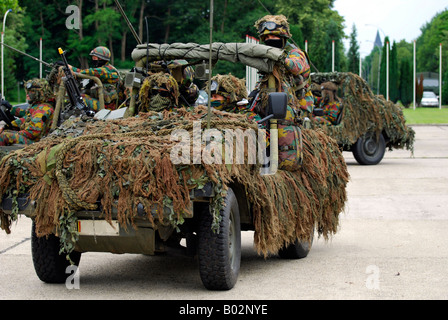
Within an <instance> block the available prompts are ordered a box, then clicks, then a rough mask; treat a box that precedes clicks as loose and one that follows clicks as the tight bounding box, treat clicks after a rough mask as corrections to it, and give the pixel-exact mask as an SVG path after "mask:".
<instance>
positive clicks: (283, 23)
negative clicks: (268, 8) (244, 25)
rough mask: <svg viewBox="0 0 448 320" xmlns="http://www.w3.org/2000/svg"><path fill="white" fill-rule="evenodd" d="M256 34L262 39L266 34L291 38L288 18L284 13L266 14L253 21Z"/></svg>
mask: <svg viewBox="0 0 448 320" xmlns="http://www.w3.org/2000/svg"><path fill="white" fill-rule="evenodd" d="M255 28H257V31H258V36H259V37H260V39H261V40H262V41H264V39H265V38H266V36H267V35H268V34H272V35H275V36H278V37H281V38H286V39H289V38H291V32H290V30H289V23H288V20H287V19H286V17H285V16H284V15H267V16H264V17H263V18H261V19H259V20H257V22H255Z"/></svg>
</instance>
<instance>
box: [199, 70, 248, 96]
mask: <svg viewBox="0 0 448 320" xmlns="http://www.w3.org/2000/svg"><path fill="white" fill-rule="evenodd" d="M211 80H212V81H211V90H210V91H211V93H212V94H219V95H221V96H223V97H225V98H229V103H234V102H238V101H241V100H242V99H247V89H246V81H245V80H244V79H239V78H237V77H235V76H234V75H232V74H231V73H229V74H226V75H220V74H218V75H216V76H214V77H213V78H212V79H211ZM205 90H206V91H208V83H207V85H206V86H205Z"/></svg>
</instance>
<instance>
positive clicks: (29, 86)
mask: <svg viewBox="0 0 448 320" xmlns="http://www.w3.org/2000/svg"><path fill="white" fill-rule="evenodd" d="M25 87H26V89H27V90H30V89H40V88H41V87H40V86H38V85H35V84H34V83H33V82H28V83H27V84H26V85H25Z"/></svg>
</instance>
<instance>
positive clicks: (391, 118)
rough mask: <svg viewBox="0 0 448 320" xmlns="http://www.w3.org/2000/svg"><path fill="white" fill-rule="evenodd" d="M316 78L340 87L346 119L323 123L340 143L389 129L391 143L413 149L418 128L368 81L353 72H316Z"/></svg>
mask: <svg viewBox="0 0 448 320" xmlns="http://www.w3.org/2000/svg"><path fill="white" fill-rule="evenodd" d="M311 79H312V82H313V83H317V84H322V83H324V82H328V81H331V82H333V83H335V84H336V85H337V86H338V87H339V89H338V94H337V95H338V97H339V98H341V102H342V107H343V111H342V112H343V114H342V116H343V118H342V119H343V120H342V121H341V123H340V124H339V125H333V126H322V129H323V130H324V131H325V132H327V133H328V134H329V135H330V136H331V137H333V138H335V139H336V140H337V141H338V143H339V144H340V145H344V146H350V145H353V144H354V143H355V142H356V140H358V138H359V137H361V136H362V135H363V134H364V133H366V132H368V131H373V132H375V133H377V134H379V133H380V132H383V131H384V132H385V134H386V135H387V137H388V138H389V139H390V141H389V143H388V147H389V149H390V150H392V149H393V148H396V149H402V148H406V149H407V150H411V151H412V152H413V147H414V137H415V132H414V130H413V129H412V128H410V127H407V126H406V123H405V118H404V116H403V111H402V110H401V108H400V107H399V106H398V105H395V104H394V103H393V102H391V101H386V100H385V99H384V98H383V96H378V95H375V94H373V92H372V91H371V89H370V87H369V86H368V84H367V83H366V82H365V81H364V80H363V79H362V78H360V77H359V76H357V75H355V74H353V73H349V72H348V73H344V72H331V73H316V74H312V76H311Z"/></svg>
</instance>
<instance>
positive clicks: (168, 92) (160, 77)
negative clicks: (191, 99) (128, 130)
mask: <svg viewBox="0 0 448 320" xmlns="http://www.w3.org/2000/svg"><path fill="white" fill-rule="evenodd" d="M139 95H140V100H141V104H140V111H141V112H147V111H163V110H171V109H172V108H173V107H176V106H177V105H178V103H179V95H180V94H179V85H178V84H177V81H176V80H175V79H174V77H172V76H171V75H170V74H168V73H165V72H158V73H153V74H150V75H149V76H148V77H146V78H145V80H144V81H143V85H142V87H141V88H140V93H139Z"/></svg>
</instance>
